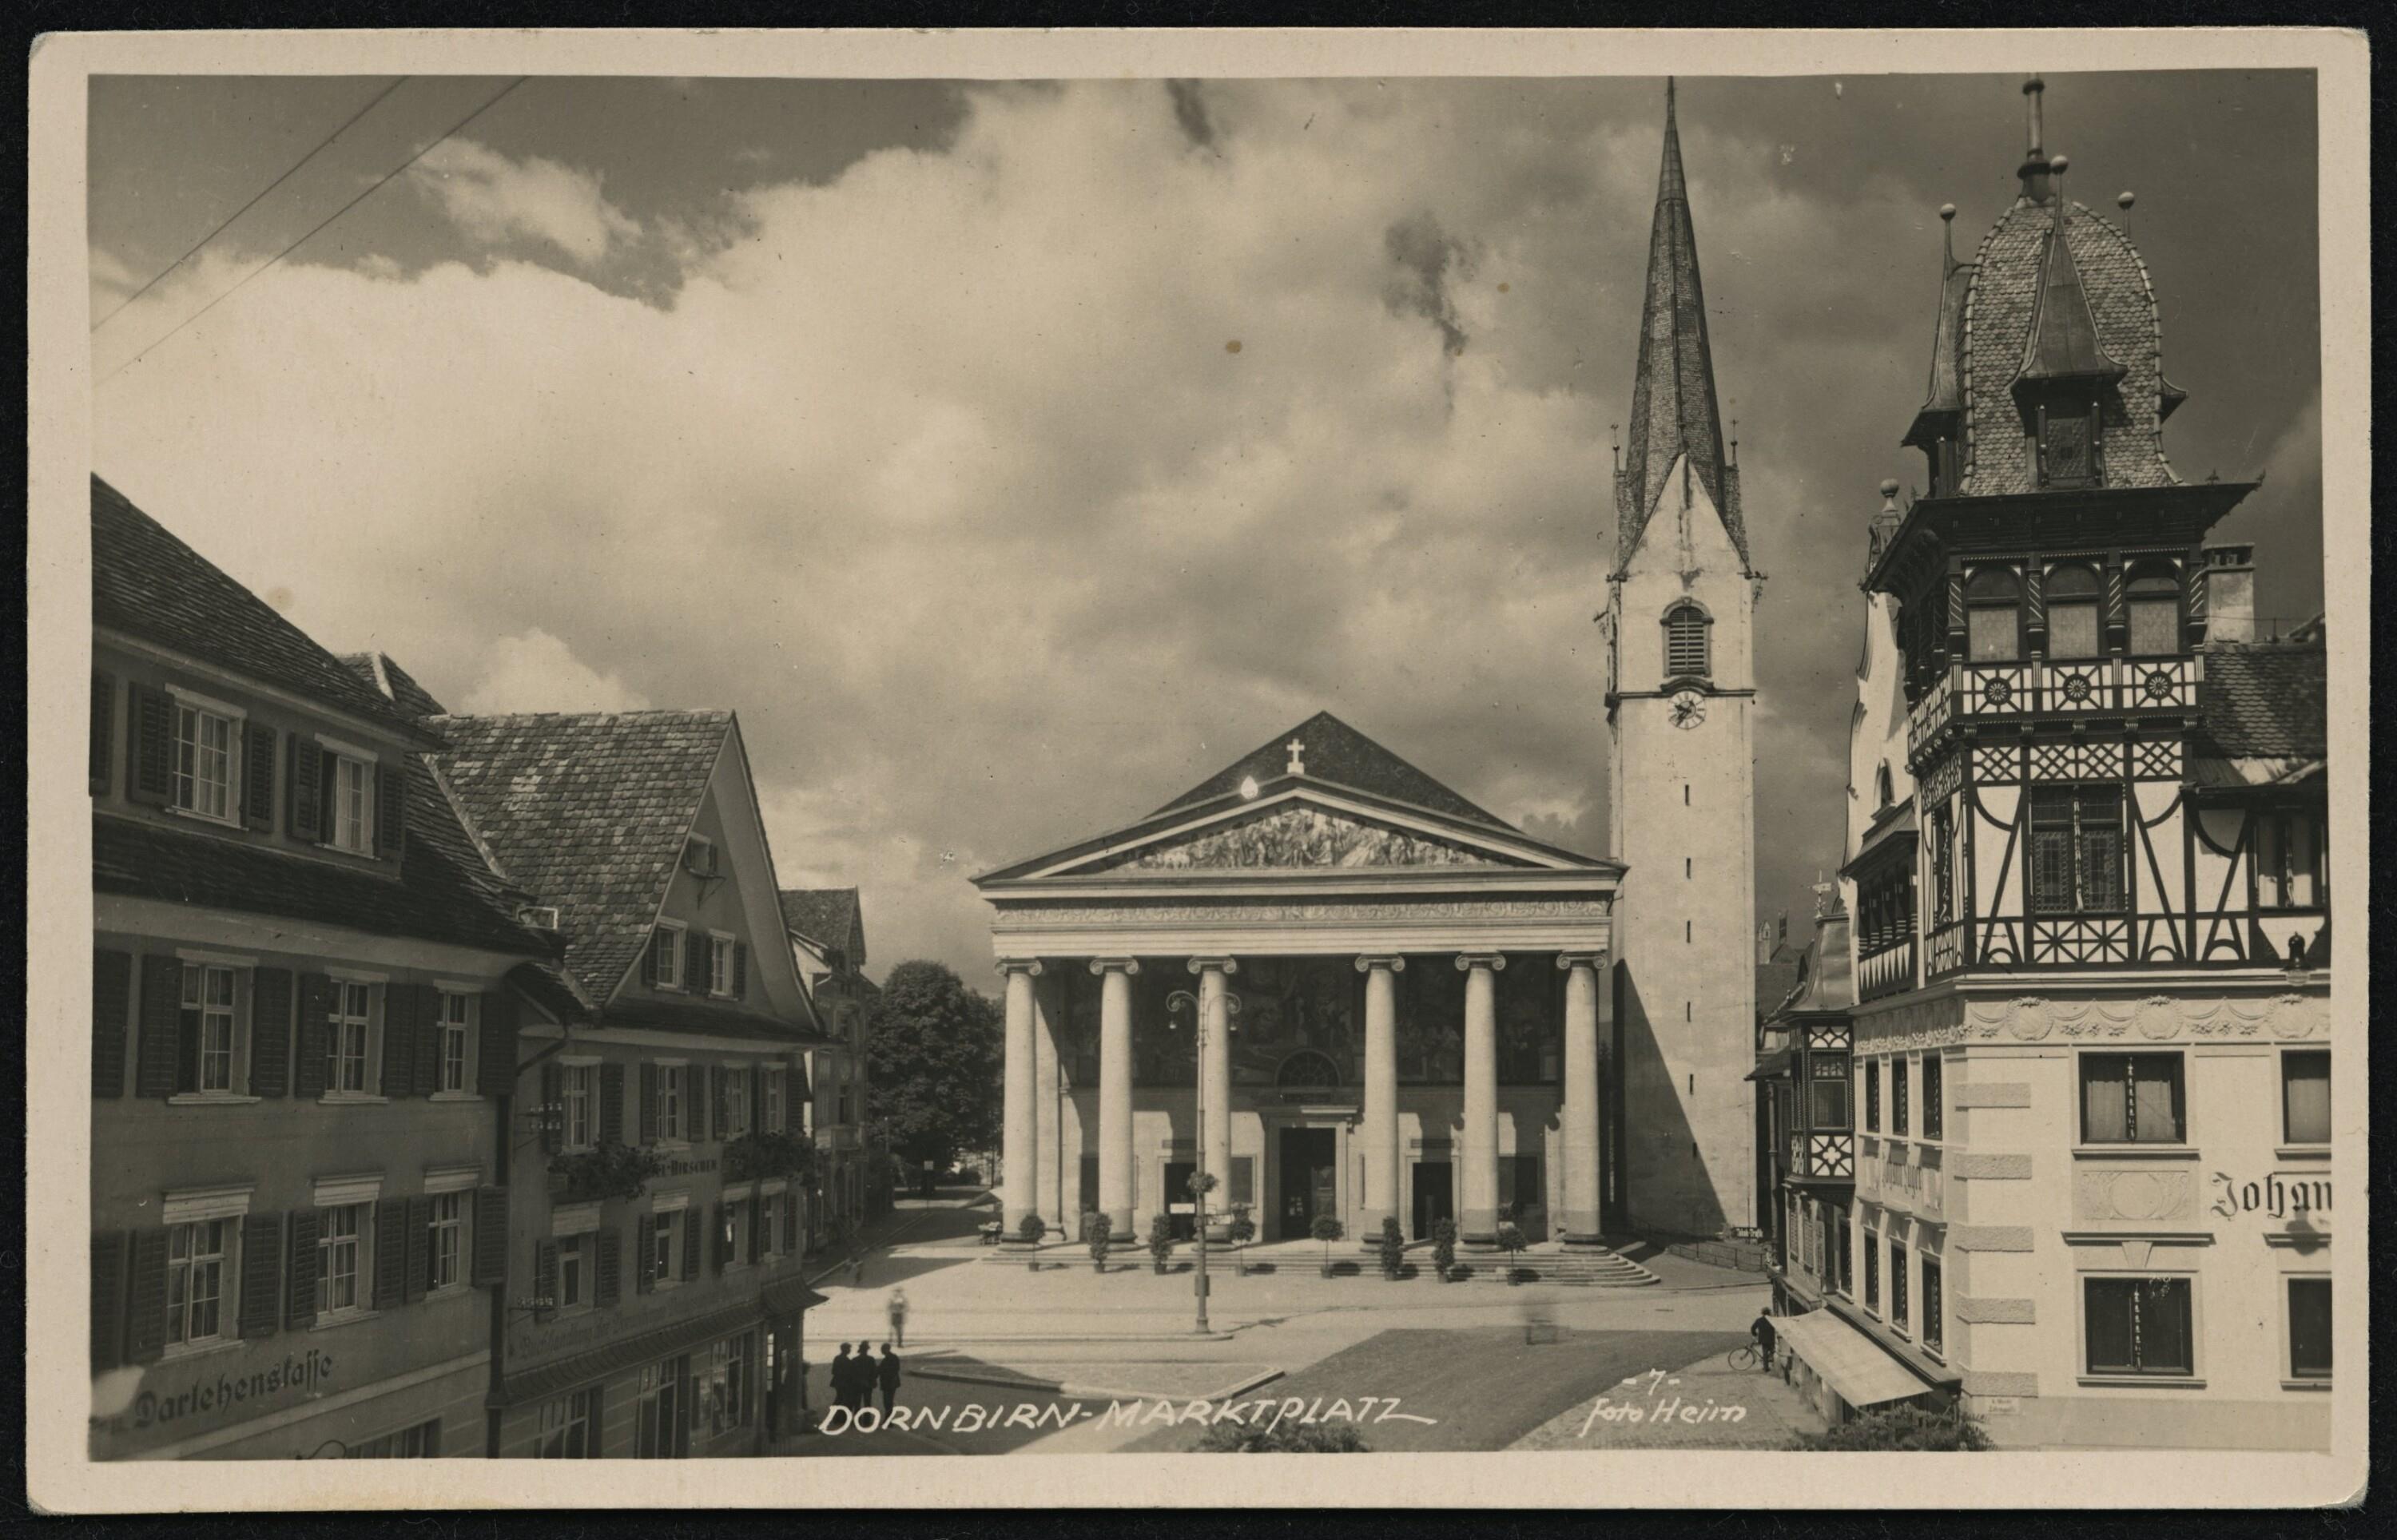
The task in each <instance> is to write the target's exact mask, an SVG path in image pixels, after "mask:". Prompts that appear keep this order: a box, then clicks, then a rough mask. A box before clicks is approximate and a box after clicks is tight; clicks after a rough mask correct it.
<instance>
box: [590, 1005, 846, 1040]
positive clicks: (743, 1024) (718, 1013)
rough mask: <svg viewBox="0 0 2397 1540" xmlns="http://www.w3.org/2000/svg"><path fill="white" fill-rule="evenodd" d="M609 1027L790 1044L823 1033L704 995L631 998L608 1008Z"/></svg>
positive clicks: (814, 1038) (810, 1038)
mask: <svg viewBox="0 0 2397 1540" xmlns="http://www.w3.org/2000/svg"><path fill="white" fill-rule="evenodd" d="M608 1025H609V1026H610V1027H626V1028H637V1029H641V1030H643V1031H649V1032H688V1033H695V1034H697V1035H700V1036H703V1037H729V1038H772V1039H777V1040H781V1041H783V1042H812V1041H815V1040H816V1038H817V1037H818V1036H820V1035H821V1034H810V1033H806V1032H801V1031H799V1030H797V1029H795V1028H794V1027H793V1026H792V1024H791V1023H790V1022H788V1021H785V1020H783V1018H782V1017H780V1016H768V1015H767V1014H765V1013H764V1012H762V1011H744V1010H743V1009H741V1008H740V1007H739V1006H737V1005H722V1004H718V1003H716V1002H714V1001H711V1000H708V999H706V998H705V997H703V996H693V997H692V998H690V999H689V1000H649V999H644V998H639V997H633V996H628V997H626V998H625V999H623V1000H620V1001H617V1002H615V1003H613V1004H611V1005H609V1007H608Z"/></svg>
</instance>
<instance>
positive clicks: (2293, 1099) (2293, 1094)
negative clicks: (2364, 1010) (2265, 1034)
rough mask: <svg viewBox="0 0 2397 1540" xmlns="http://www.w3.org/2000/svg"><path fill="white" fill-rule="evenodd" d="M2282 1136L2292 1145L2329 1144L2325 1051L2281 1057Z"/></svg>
mask: <svg viewBox="0 0 2397 1540" xmlns="http://www.w3.org/2000/svg"><path fill="white" fill-rule="evenodd" d="M2281 1133H2282V1137H2283V1140H2284V1141H2285V1142H2286V1143H2289V1144H2293V1145H2295V1144H2328V1143H2330V1054H2329V1051H2328V1050H2326V1049H2320V1048H2309V1049H2305V1050H2302V1051H2300V1052H2297V1053H2288V1054H2283V1055H2281Z"/></svg>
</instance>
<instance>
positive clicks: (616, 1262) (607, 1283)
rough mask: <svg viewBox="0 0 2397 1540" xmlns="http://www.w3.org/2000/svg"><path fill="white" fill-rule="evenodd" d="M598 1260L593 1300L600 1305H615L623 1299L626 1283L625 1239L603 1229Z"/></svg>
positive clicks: (592, 1292) (612, 1231)
mask: <svg viewBox="0 0 2397 1540" xmlns="http://www.w3.org/2000/svg"><path fill="white" fill-rule="evenodd" d="M598 1241H599V1245H598V1253H599V1255H598V1260H597V1261H596V1263H595V1264H594V1267H595V1268H596V1271H595V1273H594V1275H593V1278H592V1283H591V1298H592V1301H593V1303H595V1304H598V1305H613V1304H615V1303H616V1301H617V1300H618V1299H619V1298H621V1297H623V1289H624V1283H623V1273H624V1238H623V1236H622V1235H619V1234H618V1233H616V1232H615V1231H614V1230H612V1229H602V1230H601V1231H600V1232H599V1235H598Z"/></svg>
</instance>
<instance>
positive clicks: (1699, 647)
mask: <svg viewBox="0 0 2397 1540" xmlns="http://www.w3.org/2000/svg"><path fill="white" fill-rule="evenodd" d="M1707 623H1708V622H1707V613H1706V611H1704V610H1702V609H1700V608H1698V606H1697V605H1695V604H1678V605H1676V606H1674V608H1673V609H1672V611H1671V612H1670V613H1668V614H1667V616H1666V617H1665V677H1666V678H1667V679H1704V678H1706V677H1707V671H1708V670H1707Z"/></svg>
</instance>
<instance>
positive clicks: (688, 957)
mask: <svg viewBox="0 0 2397 1540" xmlns="http://www.w3.org/2000/svg"><path fill="white" fill-rule="evenodd" d="M707 950H708V938H707V937H706V936H704V935H703V934H701V933H700V932H698V931H695V930H692V931H685V932H683V933H682V987H683V988H684V989H694V990H697V991H699V992H700V993H702V994H704V993H706V992H707V987H708V985H709V984H710V983H711V982H712V980H711V979H710V978H709V977H708V968H707Z"/></svg>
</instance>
